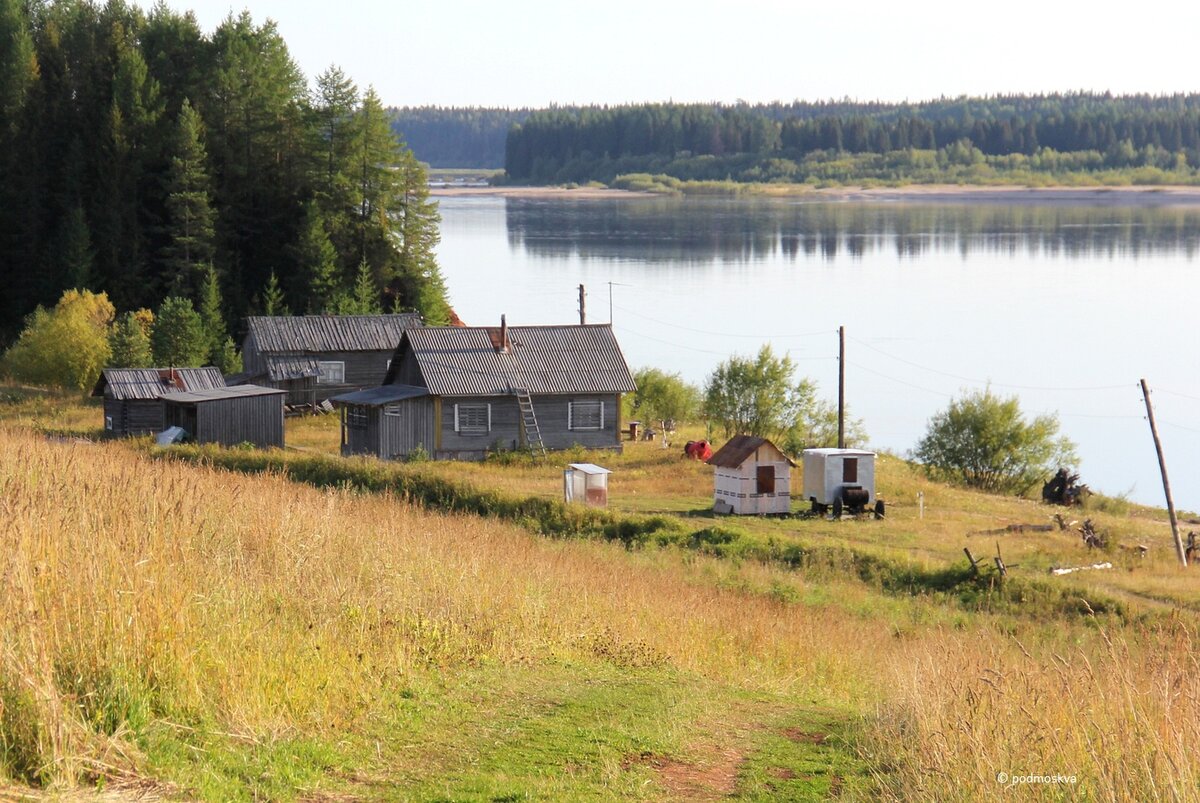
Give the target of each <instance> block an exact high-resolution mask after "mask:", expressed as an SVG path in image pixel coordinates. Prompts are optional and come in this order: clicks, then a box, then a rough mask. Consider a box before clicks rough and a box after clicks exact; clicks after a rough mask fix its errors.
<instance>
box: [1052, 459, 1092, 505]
mask: <svg viewBox="0 0 1200 803" xmlns="http://www.w3.org/2000/svg"><path fill="white" fill-rule="evenodd" d="M1091 495H1092V491H1091V489H1090V488H1088V487H1087V486H1086V485H1083V484H1080V482H1079V475H1078V474H1070V473H1068V472H1067V470H1066V469H1065V468H1060V469H1059V470H1058V473H1057V474H1055V475H1054V477H1053V478H1052V479H1051V480H1050V481H1049V482H1047V483H1046V484H1045V485H1043V486H1042V499H1043V500H1044V501H1045V502H1047V503H1049V504H1051V505H1064V506H1067V507H1071V506H1073V505H1082V504H1083V500H1085V499H1087V498H1088V497H1089V496H1091Z"/></svg>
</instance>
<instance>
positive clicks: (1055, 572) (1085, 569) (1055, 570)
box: [1050, 561, 1113, 575]
mask: <svg viewBox="0 0 1200 803" xmlns="http://www.w3.org/2000/svg"><path fill="white" fill-rule="evenodd" d="M1112 567H1113V565H1112V564H1111V563H1109V562H1107V561H1105V562H1104V563H1093V564H1092V565H1091V566H1071V567H1068V568H1063V569H1060V568H1058V567H1056V566H1055V567H1051V568H1050V574H1053V575H1060V574H1071V573H1072V572H1088V571H1095V570H1098V569H1111V568H1112Z"/></svg>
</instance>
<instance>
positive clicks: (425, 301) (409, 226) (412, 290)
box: [394, 151, 450, 326]
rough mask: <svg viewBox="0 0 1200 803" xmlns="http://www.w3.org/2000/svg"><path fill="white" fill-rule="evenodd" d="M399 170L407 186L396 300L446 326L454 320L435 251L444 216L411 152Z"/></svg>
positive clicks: (434, 322)
mask: <svg viewBox="0 0 1200 803" xmlns="http://www.w3.org/2000/svg"><path fill="white" fill-rule="evenodd" d="M398 172H399V173H400V175H401V179H402V182H403V187H404V189H403V203H402V206H401V216H400V225H399V234H400V254H399V258H400V271H399V275H398V276H397V279H396V282H395V285H396V286H397V289H398V290H399V293H398V294H397V297H396V298H395V299H394V303H395V304H396V306H399V307H402V308H403V307H409V308H412V309H415V310H417V311H419V312H420V313H421V314H422V316H424V318H425V322H426V323H427V324H429V325H430V326H445V325H447V324H449V323H450V305H449V303H448V302H447V300H446V283H445V280H444V279H443V278H442V272H441V270H440V269H439V268H438V264H437V257H436V255H435V254H434V249H435V248H436V247H437V244H438V241H439V240H440V239H441V235H440V233H439V230H438V226H439V224H440V223H441V220H442V216H441V215H440V214H439V213H438V209H437V204H436V203H435V202H433V201H431V200H429V183H428V180H427V178H426V175H425V170H424V169H423V168H422V167H421V164H420V163H419V162H418V161H417V159H416V157H415V156H413V154H412V152H411V151H405V152H404V154H403V156H402V159H401V162H400V167H399V169H398Z"/></svg>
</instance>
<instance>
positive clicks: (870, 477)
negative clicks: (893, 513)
mask: <svg viewBox="0 0 1200 803" xmlns="http://www.w3.org/2000/svg"><path fill="white" fill-rule="evenodd" d="M804 498H805V499H808V500H809V501H810V502H811V503H812V509H813V511H815V512H818V513H824V512H825V511H826V510H827V509H829V508H833V511H834V513H835V514H840V513H841V511H842V510H843V509H848V510H850V511H852V512H855V513H861V512H862V511H863V510H864V509H865V508H866V507H867V506H868V505H871V504H873V503H876V502H877V501H878V500H877V499H876V497H875V453H874V452H868V451H864V450H862V449H805V450H804ZM877 508H878V509H877V510H876V513H879V514H881V515H882V513H883V509H882V507H879V506H878V505H877Z"/></svg>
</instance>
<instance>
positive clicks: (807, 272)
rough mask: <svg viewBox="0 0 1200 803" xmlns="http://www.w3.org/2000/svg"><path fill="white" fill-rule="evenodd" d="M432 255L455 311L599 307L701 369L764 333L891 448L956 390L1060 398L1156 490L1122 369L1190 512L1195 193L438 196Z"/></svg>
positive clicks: (1140, 490)
mask: <svg viewBox="0 0 1200 803" xmlns="http://www.w3.org/2000/svg"><path fill="white" fill-rule="evenodd" d="M440 207H441V213H442V218H443V224H442V241H441V244H440V246H439V248H438V259H439V263H440V264H441V266H442V270H443V273H444V275H445V279H446V282H447V285H448V287H449V290H450V297H451V302H452V304H453V306H454V308H455V310H456V311H457V312H458V314H459V315H460V316H461V317H462V318H463V320H465V321H466V322H467V323H469V324H472V325H490V324H498V323H499V320H500V315H501V313H505V314H507V316H508V321H509V323H510V324H513V325H519V324H544V323H577V322H578V320H579V315H578V311H577V310H578V285H580V284H584V285H585V287H586V290H587V313H588V322H589V323H599V322H606V321H608V320H610V316H611V320H612V323H613V326H614V329H615V331H616V334H617V337H618V339H619V340H620V342H621V346H622V348H623V350H624V352H625V356H626V358H627V360H628V361H629V364H630V366H631V367H634V368H636V367H639V366H656V367H659V368H664V369H667V370H670V371H677V372H679V373H680V374H682V375H683V377H684V378H685V379H687V380H688V381H690V382H693V383H696V384H698V385H701V384H703V382H704V380H705V378H706V377H707V375H708V374H709V372H711V371H712V370H713V368H714V367H715V366H716V365H717V364H718V363H719V362H720V361H721V360H723V359H724V358H726V357H728V356H729V355H730V354H734V353H738V354H743V355H751V354H753V353H755V352H756V351H757V350H758V348H759V347H760V346H761V345H762V344H763V343H767V342H769V343H771V344H772V345H773V347H774V348H775V349H776V350H777V351H778V352H787V353H788V354H790V355H791V357H792V358H793V359H794V360H795V361H796V364H797V366H798V369H799V370H798V372H799V373H800V374H803V375H805V376H809V377H811V378H813V379H814V380H816V381H817V382H818V383H819V385H820V388H821V390H822V393H823V395H825V396H826V397H827V398H831V399H832V398H836V393H837V372H838V366H837V350H838V338H837V329H838V327H839V326H845V327H846V332H847V345H846V388H847V390H846V393H847V400H848V404H849V407H850V411H851V414H852V415H854V416H856V417H859V418H862V419H863V421H864V424H865V426H866V430H867V432H868V434H869V440H870V443H871V445H872V446H874V447H877V448H882V449H888V450H891V451H894V452H897V453H900V454H904V453H906V452H907V451H908V450H910V449H911V448H912V447H913V446H914V444H915V443H916V442H917V440H918V439H919V438H920V437H921V435H922V434H923V433H924V431H925V429H926V426H927V423H928V420H929V418H930V416H932V415H933V414H934V413H936V412H937V411H938V410H940V409H943V408H944V407H945V406H946V404H947V403H948V402H949V400H950V399H951V398H953V397H954V396H955V395H957V394H959V393H961V392H962V391H963V390H965V389H980V388H984V387H987V386H989V385H990V386H991V388H992V389H993V390H994V391H996V392H998V393H1002V394H1005V395H1017V396H1019V398H1020V401H1021V407H1022V409H1023V410H1024V411H1026V412H1027V413H1029V414H1036V413H1042V412H1053V413H1057V414H1058V415H1059V417H1060V422H1061V426H1062V432H1063V434H1065V435H1067V436H1068V437H1069V438H1071V439H1072V440H1073V441H1075V443H1076V444H1077V446H1078V452H1079V455H1080V457H1081V463H1080V466H1079V469H1080V471H1081V473H1082V475H1083V481H1085V482H1087V483H1088V484H1089V485H1091V486H1092V488H1093V489H1097V490H1100V491H1102V492H1104V493H1107V494H1111V495H1122V494H1126V495H1128V496H1129V498H1130V499H1132V500H1134V501H1138V502H1143V503H1147V504H1155V505H1162V504H1163V496H1162V485H1161V481H1160V479H1159V474H1158V464H1157V461H1156V458H1155V452H1154V447H1153V444H1152V441H1151V439H1150V431H1149V427H1148V425H1147V423H1146V421H1145V409H1144V407H1143V403H1142V395H1141V391H1140V389H1139V388H1138V380H1139V378H1141V377H1145V378H1146V379H1147V381H1148V382H1149V384H1150V387H1151V389H1152V391H1153V393H1152V400H1153V402H1154V405H1155V412H1156V417H1157V419H1158V423H1159V427H1160V430H1161V434H1162V436H1163V442H1164V449H1165V452H1166V458H1167V464H1168V468H1169V469H1170V471H1171V480H1172V490H1173V491H1174V493H1175V497H1176V504H1177V505H1178V506H1180V507H1184V508H1187V509H1190V510H1197V509H1200V375H1198V373H1197V347H1198V346H1200V322H1198V321H1197V316H1196V311H1195V302H1196V300H1197V299H1200V264H1198V263H1197V252H1198V251H1200V208H1197V207H1195V206H1191V207H1189V206H1179V207H1174V206H1160V207H1147V206H1144V205H1143V206H1139V207H1122V206H1095V205H1087V204H1060V205H1050V206H1031V205H1023V204H1007V203H1002V202H995V203H978V202H975V203H965V204H943V205H933V204H914V203H890V204H889V203H879V204H870V203H858V202H853V203H803V202H798V201H789V200H742V199H738V200H715V199H714V200H705V199H659V198H629V199H598V200H579V201H577V200H570V199H516V198H499V197H450V198H442V199H440Z"/></svg>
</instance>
